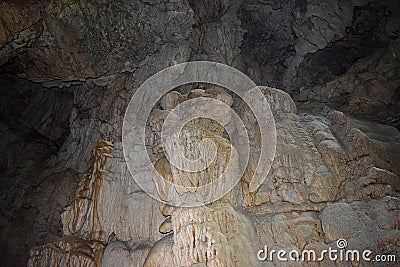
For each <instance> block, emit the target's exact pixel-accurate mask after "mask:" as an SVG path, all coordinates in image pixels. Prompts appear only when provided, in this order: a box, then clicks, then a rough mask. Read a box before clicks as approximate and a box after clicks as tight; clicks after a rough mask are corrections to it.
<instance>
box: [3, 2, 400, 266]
mask: <svg viewBox="0 0 400 267" xmlns="http://www.w3.org/2000/svg"><path fill="white" fill-rule="evenodd" d="M399 14H400V8H399V4H398V1H395V0H393V1H392V0H388V1H374V0H345V1H328V0H324V1H311V0H290V1H275V0H242V1H226V0H206V1H195V0H193V1H191V0H190V1H185V0H182V1H181V0H178V1H161V0H141V1H101V0H94V1H64V0H51V1H50V0H42V1H2V2H0V72H1V74H0V94H1V96H0V102H1V109H0V133H1V137H0V148H1V152H2V153H1V154H0V177H1V178H0V179H1V187H0V203H1V207H0V265H4V266H26V264H27V263H28V264H29V266H56V265H58V266H66V265H69V266H143V265H144V264H146V265H147V266H166V265H167V266H190V265H193V266H246V265H248V266H255V265H257V264H259V263H261V262H259V261H257V260H256V256H257V251H258V250H259V249H262V248H263V246H264V245H267V246H268V248H269V249H279V248H285V249H299V250H301V249H305V248H313V249H315V250H316V251H321V250H323V249H326V248H327V247H328V246H334V245H335V242H336V240H337V239H338V238H345V239H346V240H347V241H348V248H352V249H364V248H368V249H371V250H372V251H373V252H374V254H376V253H384V254H388V253H390V254H395V255H397V258H398V259H400V255H399V253H400V252H399V244H400V239H399V238H400V233H399V230H398V229H399V216H400V215H399V188H400V186H399V183H400V182H399V179H400V178H399V176H400V169H399V168H400V154H399V153H400V133H399V131H398V129H399V112H398V110H399V108H400V106H399V97H400V93H399V71H398V70H399V53H400V51H399V49H400V48H399V41H398V39H397V38H398V36H399V34H400V23H399V21H398V17H399ZM190 60H212V61H218V62H221V63H225V64H228V65H231V66H234V67H237V68H239V69H240V70H242V71H244V72H245V73H246V74H248V75H249V76H250V77H251V78H252V79H253V80H254V81H255V82H256V83H257V84H260V85H268V86H273V87H276V88H281V89H283V90H285V92H283V91H280V90H279V89H274V88H272V87H267V86H265V87H262V88H261V90H262V92H263V94H264V96H265V97H266V98H267V100H268V101H269V103H270V106H271V109H272V111H273V113H274V118H275V122H276V127H277V149H276V155H275V159H274V162H273V165H272V169H271V171H270V173H269V174H268V177H267V179H266V180H265V181H264V183H263V184H262V185H261V187H260V188H259V189H258V190H257V191H255V192H249V185H250V183H251V181H250V180H248V177H250V174H251V173H252V167H254V166H252V165H251V164H252V163H254V161H255V160H256V158H257V155H258V153H259V150H258V149H257V144H259V140H258V138H259V134H260V133H259V132H257V130H255V129H256V126H257V125H256V122H255V121H254V118H252V116H251V114H250V113H249V111H248V109H246V107H244V106H243V103H242V102H241V101H240V100H239V99H237V97H236V96H233V95H232V96H231V95H229V94H227V93H226V92H223V91H219V90H216V91H212V90H211V91H210V90H209V89H210V87H209V86H208V87H207V86H201V85H188V86H186V87H185V88H177V89H176V90H177V91H176V92H173V93H169V94H168V95H166V96H164V97H163V98H162V99H161V100H160V102H159V105H158V106H157V107H155V108H154V110H153V113H152V117H151V119H150V120H149V124H148V129H147V131H148V136H147V137H148V140H147V142H148V143H147V145H148V151H149V154H150V157H151V158H152V160H153V163H154V164H155V166H156V168H157V170H159V172H160V173H162V174H163V175H164V176H165V177H166V178H167V179H170V180H171V181H173V180H175V181H178V180H179V181H182V182H188V181H191V182H196V183H203V182H206V181H208V179H211V180H212V179H214V178H215V177H216V176H217V175H218V174H219V173H220V172H221V171H222V170H221V169H218V168H217V167H221V168H222V167H225V166H226V164H224V163H223V161H224V159H225V156H226V155H225V154H224V153H226V152H227V151H228V149H225V150H224V149H222V150H223V151H224V152H223V153H221V154H220V162H217V163H216V165H217V166H214V167H215V168H213V169H212V170H210V171H212V173H211V174H209V173H202V174H199V175H198V176H196V177H187V175H186V174H185V173H181V172H179V170H176V169H174V168H171V167H170V165H169V163H168V161H167V160H166V158H165V157H164V154H163V149H162V147H161V146H160V143H159V133H160V130H161V128H160V127H161V126H162V122H163V120H164V119H165V117H166V116H167V114H168V113H169V110H171V109H173V108H174V107H175V106H176V105H177V104H179V103H181V102H183V101H185V100H188V99H193V98H196V97H211V98H216V99H219V100H221V101H223V102H225V103H227V104H228V105H229V106H232V107H233V108H234V109H235V110H236V111H237V112H238V113H239V116H240V117H241V118H247V119H246V120H245V123H246V127H247V129H248V130H249V135H250V139H251V144H252V146H253V147H252V150H251V152H252V158H251V161H250V166H249V168H248V169H247V172H246V174H245V175H244V177H242V179H241V181H240V184H239V185H238V186H237V187H235V190H234V191H232V192H231V194H229V195H227V196H226V198H224V199H222V200H221V201H219V202H218V203H214V204H213V205H209V206H203V207H199V208H197V209H175V208H172V207H169V206H165V205H164V204H162V203H159V202H157V201H156V200H153V199H152V198H150V197H149V196H148V195H146V194H145V193H144V192H143V191H142V189H141V188H140V187H139V186H138V185H137V184H135V182H134V181H133V180H132V178H131V175H130V173H129V171H128V169H127V166H126V163H125V161H124V158H123V152H122V144H121V128H122V121H123V116H124V112H125V109H126V106H127V104H128V102H129V100H130V98H131V97H132V95H133V93H134V92H135V90H136V89H137V88H138V87H139V86H140V85H141V83H142V82H144V81H145V80H146V79H147V78H148V77H150V76H151V75H153V74H154V73H156V72H157V71H160V70H162V69H163V68H165V67H168V66H171V65H174V64H177V63H180V62H185V61H190ZM203 89H206V90H203ZM178 91H179V92H178ZM292 98H293V99H292ZM293 100H294V101H293ZM190 127H191V128H190ZM186 134H187V135H186V137H187V138H186V142H187V143H190V142H194V143H195V142H197V141H198V140H199V139H200V138H201V137H211V138H212V139H214V140H217V141H218V144H219V145H220V147H221V148H224V147H225V148H226V147H227V146H228V144H229V138H227V136H226V133H225V132H224V130H223V128H222V127H221V126H220V125H218V124H217V123H215V122H212V121H209V120H198V121H195V122H193V124H192V125H189V127H188V128H187V129H186ZM100 140H107V141H109V142H111V143H112V144H113V145H114V149H113V151H112V152H111V155H112V158H108V159H107V161H106V162H105V165H103V166H102V167H101V168H93V169H92V170H91V169H90V167H91V165H92V164H93V161H92V157H91V156H92V154H91V153H92V150H93V148H95V147H96V144H97V143H98V142H99V141H100ZM192 148H193V147H191V146H187V147H186V152H187V153H188V154H189V155H190V154H192V153H193V150H192ZM94 162H96V161H94ZM96 170H97V171H96ZM96 173H101V174H102V176H101V179H97V178H96V177H97V176H96V175H97V174H96ZM178 177H179V179H177V178H178ZM192 178H193V179H192ZM183 185H187V184H183ZM164 189H165V190H162V191H160V194H164V195H163V197H164V198H168V197H169V192H168V190H167V189H166V188H164ZM261 264H262V265H263V266H264V265H267V263H265V262H263V263H261ZM268 264H269V263H268ZM270 264H271V265H278V266H286V264H287V263H282V262H278V261H276V260H275V261H274V262H272V263H270ZM302 264H303V265H304V264H305V263H302ZM352 264H353V265H357V263H352ZM293 265H298V264H297V263H293ZM309 265H311V266H315V265H320V266H331V265H332V266H333V263H332V262H330V261H323V262H320V263H314V264H311V263H310V264H309ZM344 265H345V264H344ZM370 265H374V263H371V264H370ZM375 265H377V264H375ZM395 265H396V264H394V266H395Z"/></svg>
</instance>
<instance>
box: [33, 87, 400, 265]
mask: <svg viewBox="0 0 400 267" xmlns="http://www.w3.org/2000/svg"><path fill="white" fill-rule="evenodd" d="M260 90H261V91H262V92H263V94H264V96H265V97H266V99H267V100H268V102H269V104H270V106H271V109H272V111H273V113H274V117H275V121H276V125H277V137H278V139H277V151H276V155H275V159H274V162H273V164H272V169H271V171H270V173H269V174H268V177H267V179H266V180H265V181H264V183H263V184H262V185H261V187H260V188H258V190H256V191H255V192H249V191H248V180H247V179H248V178H247V175H250V174H249V173H248V172H251V169H249V170H248V172H246V173H245V175H244V176H243V177H242V179H241V182H240V183H239V184H238V185H237V186H236V187H234V189H233V190H232V191H231V192H230V193H229V194H228V195H227V196H225V197H223V198H221V199H219V200H217V201H215V202H214V203H211V204H208V205H199V206H198V207H193V208H184V207H173V206H169V205H161V203H158V204H157V202H155V201H154V200H151V199H148V198H137V197H135V199H132V201H133V202H131V201H127V200H126V199H123V198H115V194H117V195H123V196H124V197H125V198H129V194H128V193H127V191H126V188H125V189H122V188H121V184H122V183H126V182H127V181H128V180H126V181H120V180H116V179H113V178H112V176H113V174H112V172H111V171H110V170H112V169H113V168H114V167H113V164H116V163H115V162H114V163H113V162H112V161H115V157H113V158H110V159H109V161H110V163H111V164H110V165H107V164H105V165H104V160H105V158H106V157H108V153H109V152H111V150H112V148H113V147H112V146H111V145H110V144H108V143H100V144H99V145H98V146H97V148H95V149H94V154H93V155H94V156H95V159H97V163H96V161H95V163H94V165H93V167H92V171H91V173H90V175H89V176H87V177H86V178H85V180H84V181H83V183H82V185H81V188H80V190H78V192H77V198H76V199H75V200H74V201H73V203H72V205H71V206H70V207H69V208H68V209H67V211H66V212H65V213H64V215H63V223H64V234H65V235H66V236H70V235H73V236H76V237H75V238H79V241H73V242H75V243H71V242H72V241H67V240H70V239H69V238H66V239H64V241H59V242H58V243H57V242H55V243H54V242H53V243H50V244H47V245H45V246H42V247H37V248H35V249H32V251H31V259H30V261H29V262H30V264H31V265H32V266H46V264H48V263H49V262H51V263H53V262H54V263H55V264H59V265H60V264H64V263H65V262H68V264H72V265H73V264H76V265H79V264H81V265H86V264H89V265H90V264H97V266H99V264H100V262H101V264H102V266H117V265H118V266H143V265H144V266H245V265H248V266H259V265H261V266H264V265H265V264H267V265H271V266H273V265H276V266H285V264H284V263H282V262H279V261H278V260H276V259H274V260H273V261H271V262H261V261H259V260H258V259H257V252H258V250H260V249H262V248H263V246H267V247H268V248H269V249H271V250H272V249H286V250H291V249H296V250H302V249H313V250H315V251H316V252H320V251H322V250H324V249H327V248H328V246H334V245H335V242H336V240H338V239H340V238H344V239H346V240H347V241H348V248H349V249H350V248H351V249H370V250H372V251H373V252H374V253H375V254H379V253H380V254H384V253H385V254H388V253H390V254H393V255H396V256H397V257H398V256H399V252H400V251H399V249H398V242H399V236H400V234H399V230H397V229H398V227H399V220H398V218H399V214H400V210H399V201H398V199H399V176H398V174H399V172H400V170H399V165H398V162H400V161H399V160H400V158H399V157H400V155H399V154H398V151H400V133H399V132H398V130H397V129H395V128H392V127H390V126H385V125H379V124H374V123H371V122H368V121H364V120H360V119H356V118H353V117H351V116H349V115H346V114H344V113H342V112H340V111H337V110H333V109H329V108H326V111H325V114H326V115H324V116H322V115H320V116H316V115H312V114H309V113H298V112H297V109H296V105H295V104H294V102H293V101H292V99H291V97H290V96H289V95H288V94H286V93H284V92H282V91H280V90H278V89H275V88H271V87H260ZM196 97H211V98H215V99H222V100H223V101H224V102H225V103H227V104H229V105H230V106H233V107H235V108H237V109H238V113H239V114H240V115H241V117H245V116H246V114H247V115H249V114H248V110H247V109H246V108H245V107H244V106H242V104H241V103H236V104H235V103H234V101H233V98H232V97H230V96H229V94H227V92H226V91H224V90H223V89H221V88H212V89H207V90H200V89H196V90H193V91H192V92H191V93H189V94H181V93H179V92H177V91H173V92H170V93H169V94H167V95H166V96H165V97H164V98H163V99H162V100H161V103H162V105H161V106H160V107H161V109H157V108H156V109H154V110H153V112H152V116H151V117H150V121H149V133H148V135H149V136H148V138H149V141H148V142H149V143H151V144H153V145H154V146H153V147H151V148H152V149H149V153H150V154H151V155H152V156H151V158H152V159H153V162H154V164H155V168H156V169H157V171H158V172H159V174H160V175H162V176H163V177H164V179H166V180H168V181H170V182H174V183H181V184H182V185H184V187H185V186H189V185H190V186H193V184H201V183H206V182H209V181H213V179H215V178H216V177H217V176H218V175H219V174H220V172H221V171H222V170H223V169H224V168H225V167H226V165H224V164H226V161H225V160H223V159H224V157H225V156H224V155H225V153H226V152H227V151H228V150H226V149H232V147H231V146H228V145H227V144H229V140H228V139H226V138H227V137H226V135H225V134H226V133H225V132H224V130H223V127H221V126H220V125H218V124H215V125H214V123H215V122H213V121H211V120H209V119H196V120H194V121H192V122H190V123H189V124H187V125H186V126H185V127H184V128H183V132H184V133H185V134H184V135H182V137H181V138H182V140H183V142H182V144H183V146H184V151H185V153H186V155H187V156H188V157H190V156H193V155H196V151H197V150H196V146H195V145H193V144H198V141H199V137H204V136H207V137H208V138H212V139H213V140H214V141H215V142H217V143H218V142H222V143H223V144H225V143H226V144H225V145H223V146H218V150H217V151H218V152H217V159H218V160H216V161H215V162H214V164H213V165H212V169H209V170H205V171H203V172H202V173H201V172H200V174H197V175H195V176H193V175H188V174H187V173H185V172H184V171H181V170H179V169H177V168H176V167H174V166H171V164H170V163H169V161H168V160H167V158H166V157H165V155H164V152H163V147H162V146H161V143H160V138H161V137H160V135H161V133H160V131H161V129H162V127H161V126H162V124H163V121H164V120H165V118H166V117H167V116H168V114H169V112H170V110H171V109H173V108H174V107H176V106H177V105H178V104H179V103H181V102H183V101H185V100H187V99H193V98H196ZM253 119H254V118H253ZM253 119H252V118H250V119H249V120H247V121H246V125H247V126H248V127H249V129H251V127H252V126H254V124H256V122H255V121H254V120H253ZM219 127H221V128H219ZM388 132H390V133H391V137H390V138H388V137H387V135H386V134H385V133H388ZM250 138H251V140H250V142H251V143H252V144H253V145H256V144H257V142H258V139H257V133H255V132H251V133H250ZM118 149H119V148H118V145H116V146H115V150H116V151H118ZM253 152H256V154H257V150H253ZM113 154H115V152H113ZM231 160H232V159H231ZM233 161H234V163H235V164H238V161H237V158H233ZM250 164H251V162H250ZM107 166H109V167H108V168H109V169H107ZM118 166H120V165H118ZM96 170H97V171H98V175H100V176H101V175H104V176H101V177H103V178H102V181H103V182H102V183H98V184H96V183H95V181H96V175H95V174H96ZM130 181H131V183H132V180H130ZM160 181H161V180H160ZM186 183H188V184H186ZM88 185H92V186H90V187H89V186H88ZM95 185H98V186H99V187H98V188H97V189H96V187H95ZM160 185H162V183H161V182H160ZM160 188H162V186H160ZM82 190H83V191H82ZM96 190H98V191H97V192H100V193H96ZM110 190H111V191H110ZM83 192H85V195H82V193H83ZM159 193H160V195H161V197H162V199H164V200H167V199H168V198H169V197H170V194H171V191H170V190H169V189H168V188H164V189H163V190H160V191H159ZM172 193H173V192H172ZM87 194H89V195H90V196H92V197H94V196H96V197H97V204H96V205H97V209H98V210H97V212H94V210H95V209H94V207H95V206H94V205H92V204H93V202H90V203H92V204H91V205H88V204H87V203H89V202H87V203H86V202H82V201H88V200H85V198H83V199H82V196H89V195H87ZM142 194H144V193H143V192H142V193H141V194H139V195H138V196H140V195H142ZM143 201H144V202H143ZM153 201H154V202H153ZM80 203H86V204H85V205H83V204H80ZM135 203H136V204H138V203H147V206H146V211H143V213H140V212H139V213H138V212H137V211H140V210H143V207H141V208H140V207H138V206H136V204H135ZM78 207H81V208H78ZM107 207H113V208H112V209H110V208H108V209H107ZM126 209H129V210H131V211H134V214H135V215H136V216H135V217H131V216H130V215H128V214H129V213H126ZM87 215H89V216H87ZM85 216H87V217H88V218H89V219H86V220H82V221H79V220H77V219H78V218H86V217H85ZM110 216H115V219H114V220H119V221H120V222H121V223H120V224H118V223H115V221H114V220H111V219H110ZM118 216H119V217H118ZM138 216H147V217H143V218H148V220H150V221H151V223H150V224H149V225H148V227H147V228H146V227H144V225H145V224H143V221H140V222H139V221H137V220H136V218H137V217H138ZM122 217H125V218H122ZM74 221H77V222H82V224H73V222H74ZM71 225H72V226H73V225H81V226H83V227H79V228H78V227H75V228H73V227H71ZM134 225H138V226H140V227H142V228H140V229H139V232H137V231H135V230H133V229H132V228H131V227H132V226H134ZM74 229H75V230H74ZM136 230H137V229H136ZM157 231H159V233H158V234H156V233H155V232H157ZM143 233H146V234H145V235H143ZM60 242H61V243H60ZM65 242H70V243H68V244H71V245H70V247H72V248H73V249H67V248H66V247H65V246H63V245H60V244H65ZM76 242H78V243H79V244H82V242H83V243H84V244H86V245H85V247H91V248H92V249H91V250H90V251H91V252H90V253H86V254H84V255H85V256H82V254H80V253H81V250H80V249H81V248H80V247H81V246H78V245H77V243H76ZM90 244H92V245H90ZM93 244H97V245H96V246H95V247H93V246H94V245H93ZM95 248H96V249H95ZM61 251H64V252H62V254H60V253H61ZM65 251H67V252H65ZM71 251H72V252H71ZM100 251H101V253H100ZM96 253H97V254H96ZM88 255H89V256H90V257H89V256H88ZM101 255H102V256H101ZM68 264H67V265H68ZM312 264H313V263H310V265H312ZM331 264H332V262H330V261H328V260H326V259H325V260H324V261H321V262H319V265H320V266H330V265H331ZM94 266H96V265H94Z"/></svg>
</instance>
